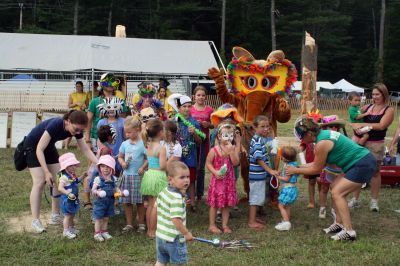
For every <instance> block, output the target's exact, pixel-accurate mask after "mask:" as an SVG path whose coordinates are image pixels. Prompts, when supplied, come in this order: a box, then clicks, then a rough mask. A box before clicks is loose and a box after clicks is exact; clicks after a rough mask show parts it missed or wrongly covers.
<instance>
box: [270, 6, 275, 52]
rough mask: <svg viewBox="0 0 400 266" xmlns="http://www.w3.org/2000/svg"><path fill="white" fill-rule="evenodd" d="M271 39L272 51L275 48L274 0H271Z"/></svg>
mask: <svg viewBox="0 0 400 266" xmlns="http://www.w3.org/2000/svg"><path fill="white" fill-rule="evenodd" d="M271 40H272V51H274V50H276V31H275V0H271Z"/></svg>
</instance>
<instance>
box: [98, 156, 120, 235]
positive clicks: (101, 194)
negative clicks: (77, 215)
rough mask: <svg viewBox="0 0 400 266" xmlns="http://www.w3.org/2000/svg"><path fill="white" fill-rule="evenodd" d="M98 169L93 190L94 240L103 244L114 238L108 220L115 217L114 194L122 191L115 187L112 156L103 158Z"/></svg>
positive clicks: (100, 159)
mask: <svg viewBox="0 0 400 266" xmlns="http://www.w3.org/2000/svg"><path fill="white" fill-rule="evenodd" d="M97 168H98V171H99V175H98V176H96V177H95V178H94V180H93V188H92V194H93V196H94V202H93V217H94V219H95V224H94V231H95V234H94V239H95V240H96V241H99V242H103V241H104V240H109V239H111V238H112V236H111V235H110V234H109V233H108V230H107V227H108V220H109V218H110V217H111V216H113V215H114V201H115V200H114V192H119V193H121V191H120V190H119V189H118V188H116V186H115V179H116V178H115V176H114V173H115V160H114V158H113V157H112V156H111V155H103V156H101V157H100V158H99V162H98V163H97Z"/></svg>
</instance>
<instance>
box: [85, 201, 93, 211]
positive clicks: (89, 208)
mask: <svg viewBox="0 0 400 266" xmlns="http://www.w3.org/2000/svg"><path fill="white" fill-rule="evenodd" d="M83 208H84V209H85V210H87V211H91V210H93V205H92V203H91V202H85V203H83Z"/></svg>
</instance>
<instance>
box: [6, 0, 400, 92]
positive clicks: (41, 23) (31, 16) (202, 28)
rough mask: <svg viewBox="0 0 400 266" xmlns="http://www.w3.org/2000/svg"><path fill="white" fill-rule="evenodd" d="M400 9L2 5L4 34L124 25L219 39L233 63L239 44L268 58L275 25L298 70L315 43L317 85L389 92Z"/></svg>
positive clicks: (395, 70)
mask: <svg viewBox="0 0 400 266" xmlns="http://www.w3.org/2000/svg"><path fill="white" fill-rule="evenodd" d="M382 1H383V2H385V4H386V9H385V17H384V18H385V20H384V31H382V32H383V60H382V61H381V62H382V66H383V71H382V77H379V75H378V68H379V60H378V48H379V36H380V32H381V27H380V19H381V10H382ZM224 2H225V5H223V3H224ZM272 2H274V5H273V9H271V4H272ZM21 4H22V5H21ZM223 6H225V10H224V11H225V12H223ZM399 11H400V0H386V1H384V0H381V1H378V0H375V1H372V0H330V1H319V0H279V1H273V0H264V1H262V0H230V1H227V0H202V1H200V0H185V1H182V0H164V1H161V0H146V1H144V0H56V1H54V0H2V1H1V3H0V31H2V32H22V33H47V34H78V35H99V36H113V35H114V34H115V26H116V25H118V24H122V25H125V26H126V29H127V32H126V33H127V37H132V38H133V37H134V38H153V39H178V40H212V41H214V43H215V45H216V47H217V48H218V50H219V52H220V54H221V57H222V58H223V60H224V61H225V63H226V62H229V60H230V58H231V57H232V53H231V49H232V47H233V46H242V47H244V48H246V49H248V50H249V51H250V52H251V53H252V54H253V55H254V56H255V57H256V58H260V59H261V58H266V56H267V54H268V53H269V52H270V51H271V49H272V36H273V35H272V34H271V23H273V24H274V29H275V36H276V48H277V49H282V50H283V51H284V52H285V54H286V56H287V58H289V59H290V60H292V61H293V62H294V63H295V64H296V66H297V68H298V69H300V64H301V44H302V40H303V38H304V32H305V31H308V32H309V33H310V34H311V35H312V36H313V37H314V38H315V40H316V43H317V45H318V80H326V81H331V82H336V81H338V80H340V79H342V78H345V79H348V80H349V81H351V82H352V83H354V84H356V85H359V86H364V87H370V86H371V85H372V84H373V83H375V82H377V81H383V82H384V83H385V84H387V86H388V87H389V89H390V90H400V88H399V87H398V85H399V83H400V54H399V53H398V52H397V50H398V49H397V48H396V47H398V45H399V43H400V16H399V15H398V13H399ZM223 14H224V22H225V23H224V27H223V28H224V30H223V32H224V34H223V35H221V28H222V15H223ZM21 15H22V16H21ZM21 17H22V19H21ZM21 22H22V23H21ZM221 40H222V47H221Z"/></svg>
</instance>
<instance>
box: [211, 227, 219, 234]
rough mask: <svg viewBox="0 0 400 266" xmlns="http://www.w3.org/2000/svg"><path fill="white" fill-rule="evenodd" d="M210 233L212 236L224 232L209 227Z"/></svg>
mask: <svg viewBox="0 0 400 266" xmlns="http://www.w3.org/2000/svg"><path fill="white" fill-rule="evenodd" d="M208 232H209V233H211V234H221V233H222V231H221V230H219V228H218V227H209V228H208Z"/></svg>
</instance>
